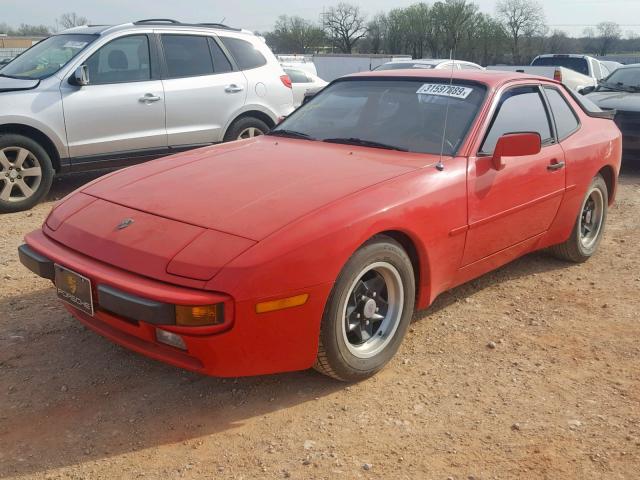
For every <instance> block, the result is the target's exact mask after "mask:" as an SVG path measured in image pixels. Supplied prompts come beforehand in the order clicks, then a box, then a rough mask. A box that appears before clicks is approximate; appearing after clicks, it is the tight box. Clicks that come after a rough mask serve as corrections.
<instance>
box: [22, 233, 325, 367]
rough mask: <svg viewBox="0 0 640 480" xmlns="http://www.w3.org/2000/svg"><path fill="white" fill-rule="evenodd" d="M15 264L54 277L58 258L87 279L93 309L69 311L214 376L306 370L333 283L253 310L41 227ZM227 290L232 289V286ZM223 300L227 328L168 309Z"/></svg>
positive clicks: (123, 340) (149, 351)
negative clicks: (76, 247) (86, 251)
mask: <svg viewBox="0 0 640 480" xmlns="http://www.w3.org/2000/svg"><path fill="white" fill-rule="evenodd" d="M26 242H27V243H26V244H25V245H23V246H21V247H20V248H19V255H20V260H21V262H22V263H23V264H24V265H25V266H26V267H27V268H29V269H30V270H31V271H33V272H34V273H36V274H37V275H39V276H41V277H43V278H47V279H49V280H53V265H54V264H60V265H62V266H64V267H66V268H69V269H71V270H73V271H75V272H77V273H79V274H81V275H84V276H86V277H87V278H89V279H91V281H92V285H93V288H94V302H95V305H94V306H95V313H94V316H93V317H92V316H90V315H87V314H85V313H83V312H81V311H79V310H77V309H75V308H73V307H71V306H67V309H68V310H69V311H70V312H71V313H72V314H73V316H74V317H76V318H77V319H78V320H80V321H81V322H82V323H83V324H84V325H86V326H87V327H89V328H90V329H92V330H93V331H95V332H97V333H99V334H100V335H103V336H104V337H107V338H108V339H110V340H112V341H113V342H115V343H118V344H120V345H122V346H124V347H126V348H129V349H131V350H133V351H136V352H138V353H140V354H143V355H146V356H148V357H151V358H154V359H156V360H160V361H163V362H165V363H169V364H171V365H174V366H177V367H180V368H184V369H187V370H192V371H196V372H200V373H203V374H206V375H213V376H220V377H236V376H248V375H262V374H268V373H276V372H284V371H294V370H303V369H307V368H310V367H311V366H312V365H313V363H314V361H315V358H316V354H317V347H318V335H319V330H320V320H321V317H322V312H323V309H324V303H325V301H326V298H327V297H328V294H329V291H330V289H331V286H332V285H331V284H325V285H318V286H315V287H312V288H306V289H304V291H301V292H286V293H285V294H284V295H283V296H289V294H291V295H294V294H296V293H308V294H309V300H308V301H307V303H306V304H305V305H302V306H299V307H294V308H289V309H286V310H280V311H276V312H269V313H262V314H257V313H256V311H255V305H256V303H258V302H261V301H265V300H269V299H263V298H256V299H255V300H248V301H243V302H234V301H233V298H232V296H228V295H222V294H219V293H215V292H208V291H203V290H196V289H188V288H184V287H179V286H175V285H170V284H166V283H163V282H158V281H156V280H152V279H149V278H146V277H142V276H139V275H136V274H133V273H131V272H127V271H124V270H121V269H118V268H116V267H112V266H110V265H107V264H104V263H102V262H98V261H96V260H94V259H91V258H89V257H86V256H84V255H82V254H80V253H78V252H76V251H73V250H70V249H68V248H66V247H64V246H62V245H60V244H58V243H57V242H55V241H53V240H51V239H50V238H48V237H47V236H46V235H44V234H43V232H42V231H36V232H33V233H31V234H29V235H28V236H27V237H26ZM231 293H233V292H231ZM219 302H224V303H225V317H226V316H229V317H230V318H228V319H227V320H228V322H225V328H226V330H224V331H220V330H219V329H218V330H216V327H215V326H214V327H178V326H175V325H171V324H170V323H171V322H170V320H169V316H168V315H169V314H168V313H167V312H171V311H172V310H171V309H172V308H175V305H209V304H215V303H219ZM156 329H163V330H167V331H170V332H172V333H177V334H179V335H180V336H181V337H182V339H183V340H184V343H185V345H186V350H181V349H178V348H174V347H171V346H168V345H165V344H163V343H160V342H158V341H157V340H156Z"/></svg>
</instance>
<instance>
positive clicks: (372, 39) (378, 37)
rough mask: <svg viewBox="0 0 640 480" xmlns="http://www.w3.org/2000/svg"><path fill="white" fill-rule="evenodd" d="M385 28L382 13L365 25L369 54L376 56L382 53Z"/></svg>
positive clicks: (384, 16)
mask: <svg viewBox="0 0 640 480" xmlns="http://www.w3.org/2000/svg"><path fill="white" fill-rule="evenodd" d="M386 27H387V17H386V15H385V14H384V13H378V14H377V15H376V16H375V17H373V20H371V21H370V22H369V24H368V25H367V40H368V43H369V49H370V51H371V53H373V54H378V53H380V52H381V51H382V46H383V42H384V38H385V36H386V35H385V34H386Z"/></svg>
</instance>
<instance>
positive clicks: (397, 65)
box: [374, 62, 435, 71]
mask: <svg viewBox="0 0 640 480" xmlns="http://www.w3.org/2000/svg"><path fill="white" fill-rule="evenodd" d="M405 68H410V69H411V68H423V69H426V70H429V69H431V68H435V65H432V64H430V63H411V62H394V63H385V64H383V65H380V66H379V67H376V68H374V70H376V71H379V70H403V69H405Z"/></svg>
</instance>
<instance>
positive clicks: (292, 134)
mask: <svg viewBox="0 0 640 480" xmlns="http://www.w3.org/2000/svg"><path fill="white" fill-rule="evenodd" d="M267 135H273V136H274V137H289V138H301V139H302V140H315V138H313V137H312V136H311V135H309V134H307V133H302V132H297V131H295V130H287V129H285V128H281V129H278V130H271V131H270V132H269V133H267Z"/></svg>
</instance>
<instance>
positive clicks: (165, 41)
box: [162, 35, 213, 78]
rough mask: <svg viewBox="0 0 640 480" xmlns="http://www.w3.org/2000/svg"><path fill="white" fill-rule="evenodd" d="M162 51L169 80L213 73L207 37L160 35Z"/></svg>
mask: <svg viewBox="0 0 640 480" xmlns="http://www.w3.org/2000/svg"><path fill="white" fill-rule="evenodd" d="M162 49H163V50H164V58H165V61H166V63H167V74H168V77H169V78H181V77H197V76H200V75H211V74H212V73H213V60H212V59H211V52H210V50H209V42H208V40H207V37H199V36H196V35H162Z"/></svg>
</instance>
